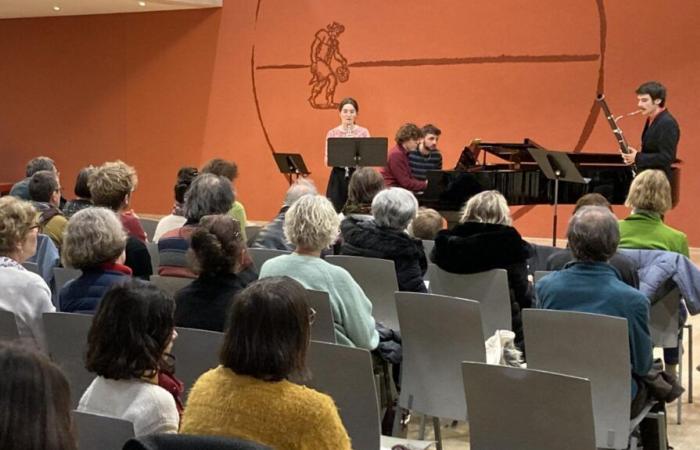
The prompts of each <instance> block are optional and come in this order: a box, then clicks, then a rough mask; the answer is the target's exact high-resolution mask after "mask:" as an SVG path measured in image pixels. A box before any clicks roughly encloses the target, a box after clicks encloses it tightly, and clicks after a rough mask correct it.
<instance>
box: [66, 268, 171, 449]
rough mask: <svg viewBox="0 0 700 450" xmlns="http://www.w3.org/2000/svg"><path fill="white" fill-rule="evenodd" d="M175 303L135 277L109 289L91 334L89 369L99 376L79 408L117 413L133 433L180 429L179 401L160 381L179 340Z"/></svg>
mask: <svg viewBox="0 0 700 450" xmlns="http://www.w3.org/2000/svg"><path fill="white" fill-rule="evenodd" d="M174 312H175V302H173V299H172V298H170V297H168V296H167V295H165V294H164V293H163V292H162V291H161V290H160V289H158V288H157V287H155V286H152V285H150V284H148V283H144V282H141V281H133V282H131V283H128V284H124V285H115V286H112V288H111V289H110V290H109V291H107V293H106V294H105V296H104V298H103V299H102V301H101V302H100V305H99V306H98V308H97V313H96V314H95V318H94V319H93V322H92V326H91V327H90V331H89V333H88V342H87V344H88V349H87V356H86V358H85V361H86V363H85V368H86V369H87V370H89V371H90V372H93V373H95V374H96V375H97V377H96V378H95V379H94V380H93V381H92V383H91V384H90V386H88V388H87V390H86V391H85V393H84V394H83V396H82V398H81V399H80V402H79V404H78V411H85V412H89V413H93V414H100V415H103V416H110V417H117V418H119V419H124V420H128V421H130V422H132V423H133V424H134V434H135V435H136V436H143V435H146V434H152V433H176V432H177V430H178V427H179V423H180V417H179V414H178V409H177V401H176V399H175V397H174V395H173V394H172V393H171V392H168V391H167V390H166V389H164V388H163V387H161V386H159V385H158V382H159V373H160V372H161V370H164V369H163V368H164V367H167V366H168V364H167V362H166V360H165V357H166V355H169V352H170V349H171V347H172V345H173V341H174V339H175V338H176V337H177V333H176V332H175V323H174V319H173V317H174Z"/></svg>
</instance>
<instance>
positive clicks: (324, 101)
mask: <svg viewBox="0 0 700 450" xmlns="http://www.w3.org/2000/svg"><path fill="white" fill-rule="evenodd" d="M343 31H345V26H343V25H342V24H340V23H338V22H333V23H331V24H329V25H328V26H326V28H325V29H324V28H322V29H320V30H318V31H317V32H316V34H315V36H314V41H313V42H312V43H311V81H309V84H310V85H311V96H310V97H309V103H310V104H311V107H312V108H315V109H335V108H337V107H338V104H337V103H336V102H335V100H334V99H333V97H334V95H335V88H336V86H338V82H341V83H345V82H346V81H348V79H349V78H350V69H349V68H348V61H347V59H345V57H344V56H343V55H342V53H340V42H339V41H338V36H339V35H340V34H341V33H342V32H343ZM319 97H320V98H321V100H319Z"/></svg>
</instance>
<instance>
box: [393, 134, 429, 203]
mask: <svg viewBox="0 0 700 450" xmlns="http://www.w3.org/2000/svg"><path fill="white" fill-rule="evenodd" d="M422 138H423V132H422V131H421V130H420V128H418V127H417V126H416V125H415V124H412V123H406V124H404V125H401V128H399V130H398V131H397V132H396V138H395V140H396V146H395V147H394V148H392V149H391V150H390V151H389V155H388V156H387V160H386V165H385V166H384V168H383V169H382V176H383V177H384V184H386V185H387V186H388V187H402V188H404V189H408V190H409V191H413V192H419V191H424V190H425V188H426V187H427V186H428V182H427V181H426V180H418V179H417V178H415V177H414V176H413V175H412V174H411V167H410V166H409V164H408V153H409V152H412V151H414V150H416V149H417V148H418V143H419V142H420V140H421V139H422Z"/></svg>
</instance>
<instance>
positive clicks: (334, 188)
mask: <svg viewBox="0 0 700 450" xmlns="http://www.w3.org/2000/svg"><path fill="white" fill-rule="evenodd" d="M338 111H340V125H339V126H337V127H335V128H333V129H332V130H330V131H329V132H328V134H327V135H326V157H325V158H326V163H328V138H337V137H349V138H365V137H369V131H368V130H367V128H363V127H361V126H359V125H356V124H355V119H356V118H357V113H358V112H360V107H359V105H358V104H357V101H356V100H355V99H354V98H351V97H347V98H344V99H343V100H341V101H340V104H339V105H338ZM354 171H355V168H354V167H333V170H332V171H331V176H330V178H329V179H328V188H327V189H326V197H328V199H329V200H330V201H331V203H333V207H334V208H335V210H336V212H340V211H341V210H342V209H343V206H344V205H345V201H346V200H347V198H348V183H349V182H350V176H352V173H353V172H354Z"/></svg>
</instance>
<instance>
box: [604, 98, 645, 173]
mask: <svg viewBox="0 0 700 450" xmlns="http://www.w3.org/2000/svg"><path fill="white" fill-rule="evenodd" d="M596 101H597V102H598V103H600V107H601V108H602V109H603V113H604V114H605V118H606V119H607V121H608V124H609V125H610V128H612V132H613V134H614V135H615V139H617V145H618V146H619V147H620V151H621V152H622V153H625V154H629V153H631V150H630V148H629V145H628V144H627V139H625V135H624V134H623V133H622V130H621V129H620V127H619V126H618V125H617V120H616V119H615V116H613V114H612V113H611V112H610V108H609V107H608V103H607V102H606V101H605V94H598V96H597V97H596ZM634 114H638V111H635V112H633V113H630V114H628V115H634ZM620 117H622V116H620ZM631 168H632V176H636V175H637V166H636V165H635V164H632V166H631Z"/></svg>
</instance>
